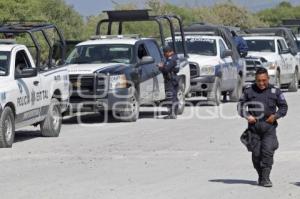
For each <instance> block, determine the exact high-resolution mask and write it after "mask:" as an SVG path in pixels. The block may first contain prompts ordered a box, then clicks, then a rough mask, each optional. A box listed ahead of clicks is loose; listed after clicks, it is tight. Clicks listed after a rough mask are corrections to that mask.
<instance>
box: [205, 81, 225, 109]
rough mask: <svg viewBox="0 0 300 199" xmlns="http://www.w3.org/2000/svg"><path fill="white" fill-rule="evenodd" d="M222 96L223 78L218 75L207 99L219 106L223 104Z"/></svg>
mask: <svg viewBox="0 0 300 199" xmlns="http://www.w3.org/2000/svg"><path fill="white" fill-rule="evenodd" d="M221 96H222V92H221V80H220V78H219V77H216V80H215V82H214V86H213V88H212V91H211V92H208V93H207V100H208V101H209V102H212V103H213V104H214V105H215V106H219V105H220V104H221Z"/></svg>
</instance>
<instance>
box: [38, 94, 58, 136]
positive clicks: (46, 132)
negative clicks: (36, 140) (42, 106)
mask: <svg viewBox="0 0 300 199" xmlns="http://www.w3.org/2000/svg"><path fill="white" fill-rule="evenodd" d="M61 124H62V114H61V110H60V104H59V101H58V100H57V99H55V98H53V99H52V100H51V104H50V106H49V110H48V113H47V116H46V118H45V120H44V121H42V122H41V124H40V128H41V133H42V136H44V137H58V136H59V133H60V129H61Z"/></svg>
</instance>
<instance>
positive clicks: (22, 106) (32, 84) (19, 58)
mask: <svg viewBox="0 0 300 199" xmlns="http://www.w3.org/2000/svg"><path fill="white" fill-rule="evenodd" d="M28 55H29V51H28V50H26V49H20V50H17V51H16V56H15V59H14V60H13V61H12V63H13V67H14V68H15V71H14V72H15V74H14V75H15V80H16V83H17V86H18V89H19V90H18V91H17V93H16V106H17V107H16V114H17V117H16V123H17V124H21V126H22V124H23V125H26V124H31V123H32V122H34V121H37V120H38V119H39V116H40V111H41V109H40V107H41V104H40V101H38V100H37V93H38V92H39V91H40V89H41V88H40V86H41V79H40V76H39V75H37V76H35V77H27V78H26V77H24V78H19V77H17V76H18V75H20V74H22V71H24V70H26V69H28V68H35V67H36V66H35V65H34V62H33V60H32V58H31V56H28Z"/></svg>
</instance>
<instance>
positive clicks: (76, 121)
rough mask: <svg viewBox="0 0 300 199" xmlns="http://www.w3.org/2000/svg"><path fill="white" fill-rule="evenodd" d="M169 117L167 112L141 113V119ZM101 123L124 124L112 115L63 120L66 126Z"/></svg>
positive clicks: (100, 114) (75, 116)
mask: <svg viewBox="0 0 300 199" xmlns="http://www.w3.org/2000/svg"><path fill="white" fill-rule="evenodd" d="M165 115H167V112H166V111H155V110H153V111H152V110H151V111H141V112H140V116H139V119H159V118H161V117H163V116H165ZM101 123H122V121H120V120H118V119H115V118H114V117H113V115H112V113H108V114H102V113H86V114H81V115H80V114H79V115H74V116H68V117H65V118H64V119H63V124H64V125H73V124H101Z"/></svg>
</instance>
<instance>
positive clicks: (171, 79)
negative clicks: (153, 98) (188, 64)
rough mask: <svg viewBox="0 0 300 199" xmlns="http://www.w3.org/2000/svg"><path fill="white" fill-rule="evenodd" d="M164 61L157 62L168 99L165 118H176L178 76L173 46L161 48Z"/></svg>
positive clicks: (176, 57)
mask: <svg viewBox="0 0 300 199" xmlns="http://www.w3.org/2000/svg"><path fill="white" fill-rule="evenodd" d="M163 52H164V57H165V62H163V63H160V64H158V67H159V70H160V71H161V72H162V73H163V76H164V80H165V90H166V97H167V101H168V109H169V115H168V116H167V117H165V119H176V118H177V110H178V103H179V102H178V97H177V93H178V86H179V84H178V83H179V82H178V76H177V73H178V72H179V68H177V61H178V56H177V55H176V54H175V52H174V50H173V48H171V47H170V46H166V47H164V48H163Z"/></svg>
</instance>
